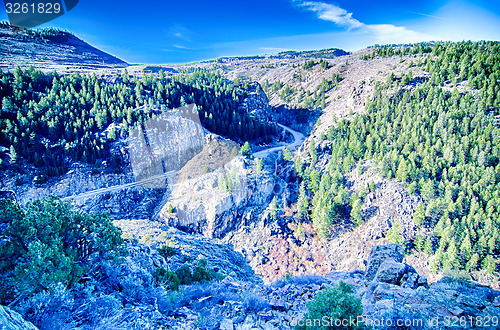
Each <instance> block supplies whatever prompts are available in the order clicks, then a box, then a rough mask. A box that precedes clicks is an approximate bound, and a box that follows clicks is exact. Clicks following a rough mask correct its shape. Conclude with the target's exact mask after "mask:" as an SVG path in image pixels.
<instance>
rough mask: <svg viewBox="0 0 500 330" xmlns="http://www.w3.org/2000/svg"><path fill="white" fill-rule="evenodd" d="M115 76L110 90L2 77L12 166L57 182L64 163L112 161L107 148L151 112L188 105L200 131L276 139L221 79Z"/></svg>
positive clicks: (64, 79)
mask: <svg viewBox="0 0 500 330" xmlns="http://www.w3.org/2000/svg"><path fill="white" fill-rule="evenodd" d="M117 78H118V82H117V83H113V84H111V83H108V82H106V81H104V80H101V79H99V78H97V76H95V75H94V74H92V75H82V74H79V73H73V74H71V75H65V76H59V75H57V74H56V73H54V74H44V73H43V72H41V71H39V70H35V69H33V68H28V69H26V70H24V71H23V70H21V69H20V68H16V69H15V70H14V72H13V73H9V72H0V100H1V101H2V107H4V108H5V109H7V111H8V112H9V115H8V116H3V115H2V116H1V117H0V145H3V146H6V147H8V148H11V146H12V148H11V156H12V157H11V160H12V162H15V161H18V159H24V160H26V161H28V162H30V163H32V164H34V165H36V166H37V167H39V168H40V170H41V172H42V174H44V175H47V176H57V175H60V174H63V173H66V171H67V161H69V160H73V161H83V162H87V163H91V164H94V163H95V161H96V160H104V159H107V158H108V157H110V156H109V155H110V152H109V144H110V142H112V141H115V140H116V139H118V138H126V137H127V136H128V135H129V131H130V130H131V129H133V128H134V127H139V126H141V125H142V124H143V123H144V122H145V121H147V120H149V119H151V118H154V117H155V116H157V115H158V114H160V113H161V111H166V110H157V109H160V108H163V109H165V108H168V109H172V108H178V107H180V106H181V105H183V104H188V103H195V104H196V105H197V107H196V111H195V113H194V114H196V115H197V116H199V119H200V121H201V124H202V125H203V126H204V127H205V128H207V129H208V130H210V131H212V132H214V133H217V134H220V135H223V136H226V137H229V138H231V139H233V140H235V141H245V140H247V141H256V142H258V143H259V142H269V141H271V140H272V138H273V136H275V135H276V134H277V128H276V126H274V125H270V124H268V123H263V122H261V121H259V120H257V119H255V118H252V117H251V116H249V115H248V114H247V113H246V112H245V111H244V110H243V109H241V107H240V106H239V103H240V99H243V96H244V95H245V93H247V92H248V91H247V90H246V89H245V87H244V86H243V87H242V86H239V87H237V86H235V85H234V84H233V83H231V82H228V81H227V80H225V79H223V78H222V76H221V75H220V74H219V73H214V72H208V71H204V70H191V71H188V72H185V74H183V75H176V76H173V77H169V78H166V77H165V76H164V75H163V77H161V76H160V77H158V76H152V75H150V76H148V75H145V76H144V77H143V78H142V79H141V80H139V79H137V78H134V79H133V80H131V79H129V78H128V74H125V73H124V74H123V75H122V76H121V77H117ZM247 88H248V87H247ZM148 92H150V93H148ZM144 105H146V106H144ZM186 114H187V113H186ZM189 115H191V114H189ZM107 128H109V131H108V132H107V134H101V133H102V132H103V131H105V130H106V129H107ZM122 157H124V155H122Z"/></svg>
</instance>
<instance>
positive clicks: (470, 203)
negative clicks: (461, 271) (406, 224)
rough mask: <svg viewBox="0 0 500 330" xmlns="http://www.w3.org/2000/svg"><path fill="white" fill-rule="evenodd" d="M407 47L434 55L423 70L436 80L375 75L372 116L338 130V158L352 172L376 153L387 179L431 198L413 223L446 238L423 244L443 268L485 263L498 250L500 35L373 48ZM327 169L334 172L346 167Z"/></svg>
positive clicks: (400, 50) (397, 51)
mask: <svg viewBox="0 0 500 330" xmlns="http://www.w3.org/2000/svg"><path fill="white" fill-rule="evenodd" d="M430 53H432V56H427V54H430ZM404 54H406V55H410V54H421V55H424V56H426V57H425V58H424V59H425V61H422V62H421V68H422V69H423V70H425V71H427V72H428V73H429V79H428V80H416V78H415V77H413V74H408V75H405V76H403V77H401V78H399V77H396V76H394V75H390V76H389V77H388V80H387V81H386V82H385V83H377V84H376V87H375V91H374V98H373V100H371V101H370V102H368V103H367V105H366V109H367V113H366V114H363V115H357V116H355V117H354V118H353V119H352V120H351V121H347V120H343V121H341V122H339V123H338V125H336V126H332V127H331V128H330V130H329V132H328V134H327V138H328V139H330V140H331V141H332V142H333V146H334V148H333V149H334V150H333V151H332V155H333V158H332V160H333V161H334V162H337V163H339V162H340V161H343V163H344V164H346V166H343V168H340V169H339V170H340V171H341V172H342V171H343V172H345V171H346V170H348V169H349V165H350V163H352V162H351V161H350V159H352V160H354V162H357V161H359V160H360V159H371V160H373V161H375V162H377V163H378V164H379V165H380V168H381V172H382V174H383V175H385V176H386V177H387V178H394V177H396V178H397V179H399V180H401V181H403V182H405V183H406V184H407V185H408V189H409V190H410V191H411V193H414V194H420V196H421V197H422V199H423V203H422V204H423V205H422V206H419V207H418V209H417V210H416V213H415V216H414V221H415V223H416V224H417V225H418V226H421V227H423V228H425V229H426V230H428V231H430V232H434V233H435V235H436V236H437V238H438V239H439V242H436V243H438V245H439V248H438V249H437V250H436V251H435V252H434V251H432V246H430V243H431V242H430V241H429V238H427V239H426V241H425V242H424V247H423V249H424V251H425V252H426V253H430V254H431V255H432V254H435V255H436V258H435V259H436V262H435V268H436V269H437V268H438V267H456V268H467V269H476V270H477V269H479V268H480V267H482V268H484V267H485V265H486V264H488V265H489V264H490V263H489V260H490V258H488V260H487V261H484V260H485V259H486V258H487V257H488V256H497V255H499V253H500V237H499V232H500V222H499V219H500V217H499V214H500V208H499V207H498V205H500V195H499V193H498V192H499V191H500V180H499V178H500V177H499V176H498V175H497V174H496V173H499V171H500V139H499V138H498V137H499V136H500V128H499V127H498V125H497V124H495V121H494V117H495V115H497V114H498V110H497V109H498V108H499V107H500V98H499V95H500V94H498V91H499V90H500V71H499V70H498V68H500V43H498V42H478V43H473V42H460V43H435V44H416V45H408V46H403V47H397V48H395V47H376V48H375V49H374V50H373V55H372V56H394V55H404ZM465 80H467V82H468V86H469V87H471V88H473V89H476V91H474V93H471V92H469V91H459V90H458V89H453V83H454V82H461V81H465ZM404 84H407V85H412V88H403V87H404V86H403V85H404ZM445 84H446V85H447V86H448V87H447V88H443V85H445ZM450 87H451V90H449V88H450ZM389 90H390V91H392V92H390V93H389V92H387V91H389ZM394 91H396V94H394V93H393V92H394ZM394 95H395V96H394ZM392 96H394V97H392ZM337 154H341V155H342V157H337ZM329 167H330V168H331V169H330V168H329V171H330V173H332V171H333V170H335V169H337V168H339V166H338V165H336V164H330V165H329ZM373 189H374V185H373V184H370V191H373ZM394 231H396V230H395V229H394ZM391 233H392V231H391V232H390V234H391ZM397 236H398V235H394V236H393V238H394V239H393V240H394V241H398V239H397ZM461 247H464V249H462V248H461ZM463 252H464V253H463ZM471 267H472V268H471ZM474 267H475V268H474Z"/></svg>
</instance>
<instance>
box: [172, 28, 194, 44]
mask: <svg viewBox="0 0 500 330" xmlns="http://www.w3.org/2000/svg"><path fill="white" fill-rule="evenodd" d="M167 35H168V36H169V37H171V38H174V39H180V40H183V41H187V42H190V41H191V39H192V35H193V33H192V32H191V30H189V29H188V28H186V27H184V26H182V25H174V26H172V27H170V28H169V29H168V30H167Z"/></svg>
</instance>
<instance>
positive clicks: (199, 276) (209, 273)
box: [154, 258, 224, 291]
mask: <svg viewBox="0 0 500 330" xmlns="http://www.w3.org/2000/svg"><path fill="white" fill-rule="evenodd" d="M154 278H155V280H156V283H158V284H162V285H167V286H169V287H170V289H172V290H174V291H176V290H178V289H179V286H180V285H189V284H192V283H195V282H209V281H214V280H217V281H220V280H222V279H223V278H224V276H223V275H222V274H221V273H219V272H216V271H215V270H213V269H211V268H210V269H209V268H207V260H206V259H203V258H202V259H200V260H198V264H197V265H196V267H195V269H194V271H193V272H191V269H190V268H189V266H188V265H183V266H182V267H180V268H179V269H177V271H175V272H171V271H168V270H166V269H165V268H163V267H158V268H156V269H155V273H154Z"/></svg>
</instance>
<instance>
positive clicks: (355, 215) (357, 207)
mask: <svg viewBox="0 0 500 330" xmlns="http://www.w3.org/2000/svg"><path fill="white" fill-rule="evenodd" d="M351 218H352V222H353V223H354V225H355V226H359V225H360V224H361V223H362V222H363V214H362V213H361V201H360V200H359V199H356V200H355V201H354V203H353V205H352V209H351Z"/></svg>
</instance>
